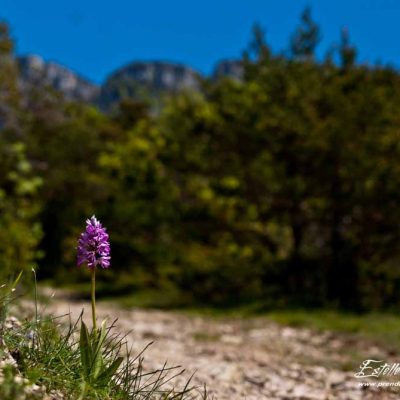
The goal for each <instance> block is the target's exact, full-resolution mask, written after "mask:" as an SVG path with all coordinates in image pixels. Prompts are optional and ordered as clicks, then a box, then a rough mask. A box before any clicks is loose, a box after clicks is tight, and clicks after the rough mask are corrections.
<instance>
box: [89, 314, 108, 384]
mask: <svg viewBox="0 0 400 400" xmlns="http://www.w3.org/2000/svg"><path fill="white" fill-rule="evenodd" d="M106 322H107V321H106V320H104V321H103V322H102V324H101V331H100V336H98V337H97V332H96V336H95V337H96V339H97V341H96V343H93V344H94V346H93V348H94V349H95V351H94V355H93V371H92V375H93V377H94V378H95V379H96V377H97V376H98V375H99V373H100V372H101V369H102V367H103V355H102V351H101V348H102V346H103V343H104V340H105V338H106Z"/></svg>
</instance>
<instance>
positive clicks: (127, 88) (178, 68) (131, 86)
mask: <svg viewBox="0 0 400 400" xmlns="http://www.w3.org/2000/svg"><path fill="white" fill-rule="evenodd" d="M199 78H200V74H199V73H198V72H196V71H194V70H193V69H192V68H190V67H187V66H185V65H181V64H175V63H166V62H160V61H154V62H134V63H131V64H128V65H127V66H125V67H122V68H121V69H119V70H117V71H116V72H114V73H112V74H111V75H110V76H109V77H108V78H107V79H106V81H105V82H104V84H103V86H102V88H101V92H100V96H99V101H98V102H99V105H100V106H101V108H103V109H108V108H110V106H112V105H113V104H115V103H116V102H118V101H119V100H121V99H123V98H127V97H128V98H139V99H151V98H154V97H158V96H159V95H162V94H163V93H176V92H178V91H180V90H185V89H189V90H198V88H199Z"/></svg>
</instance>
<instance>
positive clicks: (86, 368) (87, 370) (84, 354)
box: [79, 321, 93, 381]
mask: <svg viewBox="0 0 400 400" xmlns="http://www.w3.org/2000/svg"><path fill="white" fill-rule="evenodd" d="M79 350H80V353H81V363H82V370H83V375H84V377H85V379H86V380H87V381H88V380H90V375H91V369H92V363H93V351H92V346H91V344H90V340H89V332H88V329H87V326H86V324H85V323H84V322H83V321H82V324H81V335H80V339H79Z"/></svg>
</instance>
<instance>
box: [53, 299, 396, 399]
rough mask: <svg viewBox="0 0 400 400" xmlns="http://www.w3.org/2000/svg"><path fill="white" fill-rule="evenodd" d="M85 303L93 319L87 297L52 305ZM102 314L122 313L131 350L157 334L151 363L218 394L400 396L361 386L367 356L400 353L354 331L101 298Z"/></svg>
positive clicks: (71, 308)
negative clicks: (175, 369)
mask: <svg viewBox="0 0 400 400" xmlns="http://www.w3.org/2000/svg"><path fill="white" fill-rule="evenodd" d="M82 308H85V310H86V316H85V320H87V322H88V323H89V321H90V305H89V303H84V302H71V301H65V300H63V299H57V298H54V299H53V300H52V301H51V302H50V304H49V305H48V306H47V311H49V312H52V313H55V314H56V315H62V314H64V313H68V312H71V313H72V314H73V315H74V316H77V315H79V313H80V312H81V310H82ZM98 316H99V319H103V318H105V317H107V318H109V320H110V321H111V320H113V319H115V318H118V321H117V324H116V325H117V327H118V329H119V330H120V331H121V332H124V333H128V336H127V339H128V341H129V343H130V344H132V346H133V350H134V352H139V351H140V350H142V349H143V348H144V347H145V346H146V345H147V344H148V343H149V342H152V341H154V343H153V344H152V345H151V346H150V347H149V348H148V349H147V350H146V352H145V361H144V366H145V368H146V369H147V368H148V369H157V368H160V367H162V365H163V364H164V362H165V361H168V364H169V365H171V366H172V365H182V366H184V368H185V369H186V372H185V379H186V378H187V377H189V376H190V375H191V374H192V373H193V372H195V377H194V380H193V382H194V383H196V384H199V385H203V384H204V383H205V384H206V385H207V388H208V391H209V394H210V395H212V396H213V397H214V398H215V399H219V400H228V399H229V400H236V399H247V400H257V399H271V400H273V399H320V400H325V399H338V400H345V399H348V400H353V399H398V398H400V395H399V394H397V393H398V392H396V391H395V390H396V388H393V387H392V388H378V387H364V388H361V387H360V385H359V383H360V381H362V382H367V380H366V379H363V380H360V379H357V378H355V377H354V373H355V372H356V371H357V370H358V368H359V365H360V363H361V362H362V361H363V360H365V359H369V358H372V359H375V360H385V361H387V362H388V363H391V362H400V357H398V358H397V360H396V356H395V355H393V354H389V353H388V352H387V351H385V350H383V349H381V348H379V347H377V346H375V345H373V344H371V343H368V342H366V341H363V340H360V339H358V338H356V337H355V336H345V335H338V334H334V333H330V332H315V331H312V330H309V329H304V328H290V327H282V326H279V325H277V324H275V323H273V322H271V321H269V320H267V319H265V318H254V319H246V320H239V319H221V318H218V319H213V318H204V317H192V316H187V315H182V314H179V313H174V312H161V311H149V310H141V309H132V310H126V309H120V308H118V307H116V306H115V305H112V304H107V303H99V304H98ZM345 371H347V372H345ZM179 379H183V378H178V380H179ZM384 380H385V379H384V378H380V379H379V380H376V379H375V381H373V380H372V381H371V382H381V381H384ZM398 380H399V382H400V376H399V379H398ZM394 381H395V382H396V381H397V379H395V380H394ZM178 383H179V382H178Z"/></svg>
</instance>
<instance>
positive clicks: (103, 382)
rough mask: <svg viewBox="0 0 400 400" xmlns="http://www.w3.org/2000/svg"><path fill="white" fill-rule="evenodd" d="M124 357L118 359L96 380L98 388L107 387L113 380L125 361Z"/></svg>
mask: <svg viewBox="0 0 400 400" xmlns="http://www.w3.org/2000/svg"><path fill="white" fill-rule="evenodd" d="M123 359H124V358H123V357H118V358H116V359H115V360H114V361H113V362H112V363H111V365H110V366H109V367H108V368H106V369H105V370H104V371H103V372H102V373H101V374H100V375H99V376H98V378H97V380H96V385H97V386H107V385H108V383H109V382H110V380H111V378H112V377H113V375H114V374H115V372H117V369H118V368H119V366H120V365H121V363H122V361H123Z"/></svg>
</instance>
